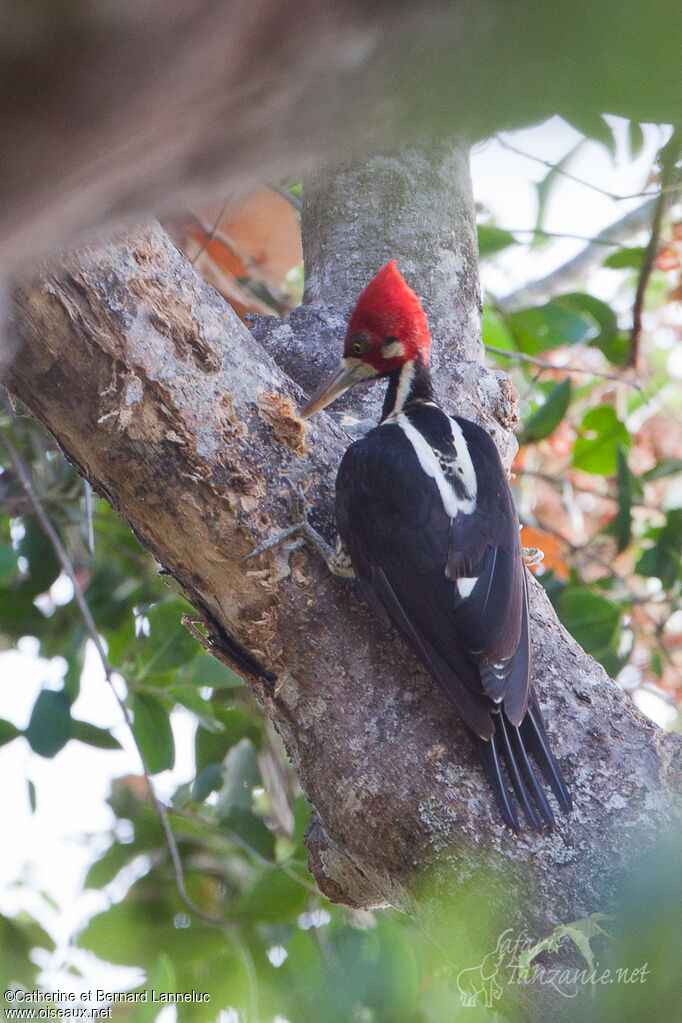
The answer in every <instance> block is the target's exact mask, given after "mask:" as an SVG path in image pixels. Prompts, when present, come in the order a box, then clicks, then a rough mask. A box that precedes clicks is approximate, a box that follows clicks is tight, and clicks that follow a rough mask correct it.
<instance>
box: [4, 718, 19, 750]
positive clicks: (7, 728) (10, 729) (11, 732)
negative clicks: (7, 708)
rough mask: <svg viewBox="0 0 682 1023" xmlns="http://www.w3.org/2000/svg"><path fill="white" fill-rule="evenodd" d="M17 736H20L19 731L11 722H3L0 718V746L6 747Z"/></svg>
mask: <svg viewBox="0 0 682 1023" xmlns="http://www.w3.org/2000/svg"><path fill="white" fill-rule="evenodd" d="M18 735H21V730H20V729H19V728H17V726H16V725H13V724H12V722H11V721H5V719H4V718H0V746H6V745H7V743H8V742H11V741H12V739H16V737H17V736H18Z"/></svg>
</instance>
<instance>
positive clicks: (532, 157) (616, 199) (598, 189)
mask: <svg viewBox="0 0 682 1023" xmlns="http://www.w3.org/2000/svg"><path fill="white" fill-rule="evenodd" d="M495 138H496V139H497V141H498V142H499V143H500V145H501V146H504V148H505V149H508V150H509V151H510V152H511V153H516V155H517V156H523V157H524V158H525V159H526V160H533V161H534V162H535V163H539V164H542V166H543V167H547V168H548V169H549V170H553V171H556V173H557V174H561V175H562V177H564V178H568V179H569V180H570V181H574V182H575V183H576V184H577V185H583V186H584V187H585V188H591V189H592V191H593V192H598V193H599V194H600V195H604V196H606V198H607V199H613V201H614V202H623V201H624V200H626V199H640V198H642V197H643V196H646V195H656V193H655V192H645V191H644V190H643V189H642V191H640V192H634V193H633V194H632V195H616V193H615V192H609V191H608V189H606V188H601V187H600V186H599V185H594V184H593V183H592V182H591V181H585V179H584V178H579V177H577V176H576V175H575V174H571V172H570V171H567V170H564V169H563V167H558V166H557V165H556V164H555V163H552V161H551V160H545V159H544V158H543V157H542V156H535V154H534V153H526V152H525V150H523V149H519V148H518V146H515V145H513V144H512V143H511V142H507V140H506V139H503V138H502V136H501V135H496V136H495Z"/></svg>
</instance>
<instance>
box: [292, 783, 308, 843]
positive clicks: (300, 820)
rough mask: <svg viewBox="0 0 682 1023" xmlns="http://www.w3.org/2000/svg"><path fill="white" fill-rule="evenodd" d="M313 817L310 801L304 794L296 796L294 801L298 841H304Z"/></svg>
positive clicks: (295, 827)
mask: <svg viewBox="0 0 682 1023" xmlns="http://www.w3.org/2000/svg"><path fill="white" fill-rule="evenodd" d="M312 819H313V811H312V808H311V806H310V803H309V802H308V800H307V799H306V798H305V796H304V795H303V794H301V795H300V796H297V797H296V802H295V803H294V838H295V839H296V840H297V841H298V842H302V841H303V836H304V835H305V832H306V828H307V827H308V825H309V824H310V822H311V820H312Z"/></svg>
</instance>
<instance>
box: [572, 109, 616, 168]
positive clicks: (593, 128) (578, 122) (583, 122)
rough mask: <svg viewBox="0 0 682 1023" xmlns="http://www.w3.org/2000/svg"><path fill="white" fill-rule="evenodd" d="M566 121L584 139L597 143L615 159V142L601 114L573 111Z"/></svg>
mask: <svg viewBox="0 0 682 1023" xmlns="http://www.w3.org/2000/svg"><path fill="white" fill-rule="evenodd" d="M566 120H567V121H568V123H569V124H571V125H573V127H574V128H576V129H577V130H578V131H579V132H581V134H583V135H585V137H586V138H588V139H591V140H592V142H599V143H600V144H601V145H602V146H604V148H605V149H607V150H608V152H609V153H610V154H611V156H612V157H614V158H615V156H616V140H615V138H614V135H613V131H612V130H611V128H610V127H609V125H608V124H607V122H606V121H605V120H604V118H603V117H602V116H601V114H594V113H591V112H589V111H587V110H582V111H581V112H580V113H578V112H577V111H574V112H572V113H571V116H570V117H567V118H566Z"/></svg>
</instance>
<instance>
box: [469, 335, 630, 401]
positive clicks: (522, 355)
mask: <svg viewBox="0 0 682 1023" xmlns="http://www.w3.org/2000/svg"><path fill="white" fill-rule="evenodd" d="M483 347H484V348H485V350H486V351H487V352H492V353H493V355H502V356H504V357H505V358H507V359H519V360H520V361H521V362H532V364H533V365H534V366H540V367H541V368H542V369H554V370H559V372H563V373H584V374H585V375H586V376H590V377H599V378H600V379H602V380H616V381H617V382H618V383H621V384H627V385H628V386H629V387H634V388H635V390H637V391H641V392H642V393H644V388H643V387H642V385H641V384H639V383H637V381H636V380H628V378H627V377H623V376H618V374H616V373H600V372H599V370H596V369H585V368H584V367H583V366H558V365H557V364H556V363H554V362H547V361H546V360H545V359H538V358H537V356H535V355H527V354H526V352H510V351H507V349H505V348H496V347H495V346H494V345H484V346H483Z"/></svg>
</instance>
